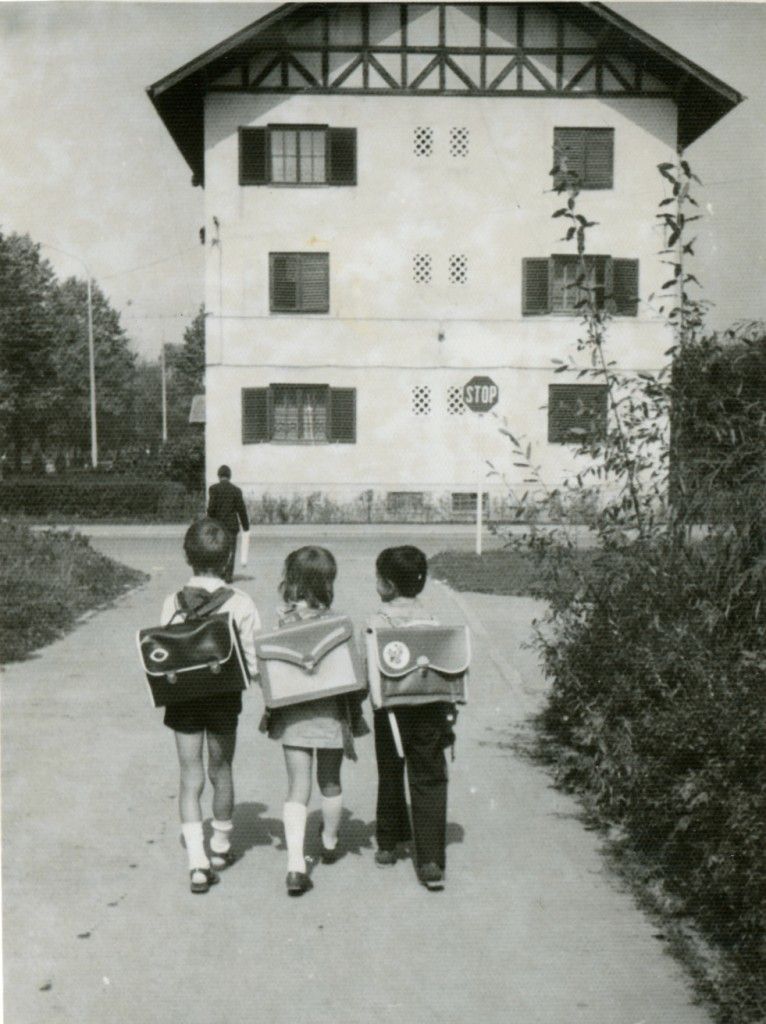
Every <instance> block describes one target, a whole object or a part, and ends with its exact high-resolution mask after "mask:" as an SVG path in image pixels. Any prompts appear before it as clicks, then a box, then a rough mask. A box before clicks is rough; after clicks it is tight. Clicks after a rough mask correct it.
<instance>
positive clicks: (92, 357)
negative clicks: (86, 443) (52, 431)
mask: <svg viewBox="0 0 766 1024" xmlns="http://www.w3.org/2000/svg"><path fill="white" fill-rule="evenodd" d="M39 244H40V245H41V247H42V248H43V249H52V250H53V252H60V253H61V254H62V256H69V258H70V259H73V260H76V261H77V262H78V263H79V264H80V266H82V267H83V268H84V269H85V274H86V280H87V283H88V374H89V378H90V462H91V466H92V467H93V468H94V469H95V468H96V467H97V466H98V436H97V430H96V350H95V348H94V345H93V294H92V284H91V273H90V268H89V267H88V264H87V263H86V262H85V260H84V259H82V257H81V256H76V255H75V254H74V253H73V252H67V251H66V249H59V248H58V247H57V246H55V245H49V244H48V243H47V242H40V243H39Z"/></svg>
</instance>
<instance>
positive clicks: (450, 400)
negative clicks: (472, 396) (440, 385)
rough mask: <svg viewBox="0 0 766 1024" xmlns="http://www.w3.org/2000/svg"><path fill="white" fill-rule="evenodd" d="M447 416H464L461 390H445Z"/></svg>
mask: <svg viewBox="0 0 766 1024" xmlns="http://www.w3.org/2000/svg"><path fill="white" fill-rule="evenodd" d="M447 415H448V416H465V402H464V401H463V389H462V388H458V387H451V388H447Z"/></svg>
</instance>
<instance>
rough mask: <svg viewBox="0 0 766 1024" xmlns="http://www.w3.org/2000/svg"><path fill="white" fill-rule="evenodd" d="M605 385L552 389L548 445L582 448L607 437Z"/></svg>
mask: <svg viewBox="0 0 766 1024" xmlns="http://www.w3.org/2000/svg"><path fill="white" fill-rule="evenodd" d="M606 418H607V389H606V385H605V384H549V385H548V441H549V442H550V443H551V444H579V443H580V442H581V441H587V440H598V439H599V438H603V437H604V435H605V434H606Z"/></svg>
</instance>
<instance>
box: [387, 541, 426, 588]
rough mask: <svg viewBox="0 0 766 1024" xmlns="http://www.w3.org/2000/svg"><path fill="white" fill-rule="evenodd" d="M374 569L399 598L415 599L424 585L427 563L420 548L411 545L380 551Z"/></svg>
mask: <svg viewBox="0 0 766 1024" xmlns="http://www.w3.org/2000/svg"><path fill="white" fill-rule="evenodd" d="M375 568H376V570H377V572H378V576H380V578H381V579H384V580H385V581H386V583H390V584H391V586H393V587H394V588H395V589H396V592H397V594H399V595H400V596H401V597H417V596H418V594H419V593H420V591H421V590H422V589H423V587H424V586H425V585H426V576H427V575H428V561H427V560H426V556H425V555H424V554H423V552H422V551H421V550H420V548H416V547H413V546H412V545H411V544H403V545H402V546H401V547H398V548H386V549H385V550H384V551H381V553H380V554H379V555H378V557H377V559H376V561H375Z"/></svg>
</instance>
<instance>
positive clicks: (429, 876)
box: [418, 863, 444, 892]
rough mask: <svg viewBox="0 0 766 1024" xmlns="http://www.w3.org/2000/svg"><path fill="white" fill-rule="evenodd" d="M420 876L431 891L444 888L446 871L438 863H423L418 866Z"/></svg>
mask: <svg viewBox="0 0 766 1024" xmlns="http://www.w3.org/2000/svg"><path fill="white" fill-rule="evenodd" d="M418 878H419V879H420V882H421V884H422V885H424V886H425V887H426V889H429V890H430V891H431V892H438V891H439V889H443V888H444V872H443V871H442V869H441V868H440V867H439V865H438V864H434V863H430V864H421V866H420V867H419V868H418Z"/></svg>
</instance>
